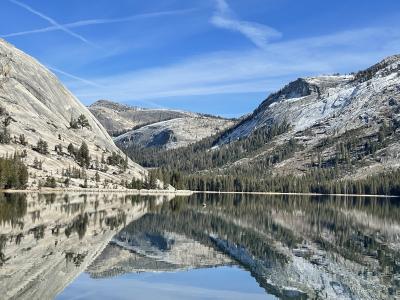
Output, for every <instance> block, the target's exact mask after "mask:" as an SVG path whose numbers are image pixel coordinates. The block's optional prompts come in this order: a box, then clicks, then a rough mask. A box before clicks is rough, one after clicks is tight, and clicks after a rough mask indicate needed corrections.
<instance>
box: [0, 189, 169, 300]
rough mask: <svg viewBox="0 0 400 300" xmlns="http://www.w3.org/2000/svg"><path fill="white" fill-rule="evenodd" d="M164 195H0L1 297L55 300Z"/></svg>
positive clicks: (158, 203) (157, 203)
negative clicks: (131, 223)
mask: <svg viewBox="0 0 400 300" xmlns="http://www.w3.org/2000/svg"><path fill="white" fill-rule="evenodd" d="M168 200H170V197H166V196H154V197H150V196H149V197H139V196H135V195H123V194H122V195H119V194H65V195H63V194H17V193H15V194H0V265H1V266H0V293H1V295H2V296H1V298H2V299H53V298H54V297H55V296H56V295H57V293H59V292H60V291H61V290H63V289H64V288H65V286H66V285H67V284H68V283H70V282H71V281H72V280H73V279H74V278H75V277H76V276H77V275H79V274H80V273H81V272H83V271H84V270H85V268H86V267H87V266H88V265H89V264H90V263H91V262H92V261H93V260H94V259H95V258H96V257H97V256H98V255H99V254H100V253H101V252H102V251H103V249H104V248H105V247H106V245H107V244H108V243H109V241H110V240H111V238H112V237H113V235H114V234H116V233H117V232H118V231H119V230H121V229H122V228H123V227H124V226H125V225H126V224H127V223H129V222H131V221H133V220H135V219H137V218H140V217H141V216H143V215H144V214H145V213H147V212H148V211H150V210H151V209H154V208H155V207H157V206H158V205H160V204H161V203H162V202H164V201H168Z"/></svg>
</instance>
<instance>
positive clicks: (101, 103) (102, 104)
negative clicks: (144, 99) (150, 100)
mask: <svg viewBox="0 0 400 300" xmlns="http://www.w3.org/2000/svg"><path fill="white" fill-rule="evenodd" d="M89 107H91V108H95V107H104V108H110V109H114V110H116V111H125V110H140V108H138V107H136V106H130V105H126V104H121V103H117V102H113V101H110V100H104V99H101V100H97V101H96V102H94V103H92V104H91V105H90V106H89Z"/></svg>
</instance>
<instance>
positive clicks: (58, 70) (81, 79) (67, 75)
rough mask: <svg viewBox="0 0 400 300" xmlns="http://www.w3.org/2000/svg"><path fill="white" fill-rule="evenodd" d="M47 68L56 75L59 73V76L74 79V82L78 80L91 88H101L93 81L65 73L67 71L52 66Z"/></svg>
mask: <svg viewBox="0 0 400 300" xmlns="http://www.w3.org/2000/svg"><path fill="white" fill-rule="evenodd" d="M46 67H47V68H48V69H50V70H51V71H53V72H55V73H59V74H61V75H64V76H66V77H68V78H71V79H73V80H77V81H79V82H81V83H84V84H85V85H90V86H92V87H98V88H99V87H101V86H100V85H99V84H97V83H95V82H93V81H90V80H87V79H84V78H82V77H79V76H76V75H73V74H71V73H68V72H65V71H63V70H60V69H58V68H55V67H52V66H49V65H47V66H46Z"/></svg>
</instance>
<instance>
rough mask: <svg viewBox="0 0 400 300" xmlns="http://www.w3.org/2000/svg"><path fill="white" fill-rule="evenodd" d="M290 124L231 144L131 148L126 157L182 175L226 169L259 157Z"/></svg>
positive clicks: (211, 142)
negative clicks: (268, 144)
mask: <svg viewBox="0 0 400 300" xmlns="http://www.w3.org/2000/svg"><path fill="white" fill-rule="evenodd" d="M288 129H289V125H288V124H287V123H286V122H284V123H282V124H279V125H272V126H271V127H268V126H264V127H262V128H259V129H257V130H255V131H254V132H253V133H252V134H251V135H249V136H248V137H245V138H242V139H238V140H236V141H234V142H232V143H230V144H228V145H219V146H218V145H217V142H218V141H219V139H220V136H213V137H209V138H206V139H203V140H201V141H199V142H197V143H194V144H191V145H189V146H187V147H184V148H178V149H173V150H167V151H165V150H163V149H159V148H148V149H143V148H141V147H132V148H129V149H127V154H128V156H129V157H131V158H132V159H133V160H134V161H136V162H137V163H139V164H140V165H142V166H144V167H147V168H160V167H168V168H169V169H171V170H179V171H180V172H182V173H190V172H194V171H199V170H208V169H213V168H218V167H221V166H224V165H225V164H227V163H230V162H234V161H237V160H239V159H241V158H243V157H245V156H248V155H253V154H256V153H257V152H259V151H261V150H262V149H263V147H265V145H266V144H267V143H268V142H270V141H271V140H272V139H273V138H274V137H276V136H278V135H280V134H282V133H285V132H286V131H287V130H288Z"/></svg>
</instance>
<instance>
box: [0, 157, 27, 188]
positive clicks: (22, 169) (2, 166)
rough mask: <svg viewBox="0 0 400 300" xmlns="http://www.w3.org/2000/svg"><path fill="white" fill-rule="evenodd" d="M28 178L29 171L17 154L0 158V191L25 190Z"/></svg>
mask: <svg viewBox="0 0 400 300" xmlns="http://www.w3.org/2000/svg"><path fill="white" fill-rule="evenodd" d="M28 177H29V175H28V169H27V167H26V166H25V164H24V163H23V162H22V160H21V158H20V157H19V155H18V154H17V153H16V154H14V156H13V157H11V158H9V157H2V158H0V189H25V188H26V184H27V182H28Z"/></svg>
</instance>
